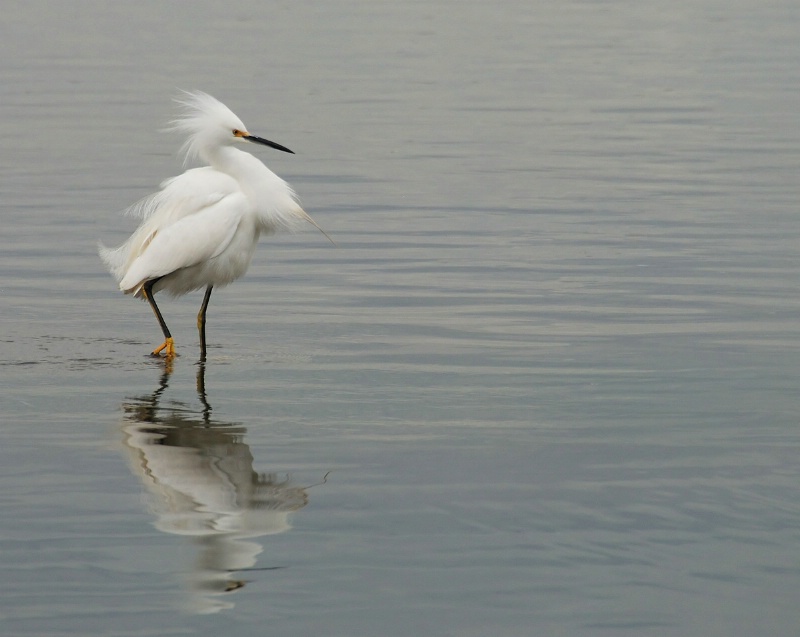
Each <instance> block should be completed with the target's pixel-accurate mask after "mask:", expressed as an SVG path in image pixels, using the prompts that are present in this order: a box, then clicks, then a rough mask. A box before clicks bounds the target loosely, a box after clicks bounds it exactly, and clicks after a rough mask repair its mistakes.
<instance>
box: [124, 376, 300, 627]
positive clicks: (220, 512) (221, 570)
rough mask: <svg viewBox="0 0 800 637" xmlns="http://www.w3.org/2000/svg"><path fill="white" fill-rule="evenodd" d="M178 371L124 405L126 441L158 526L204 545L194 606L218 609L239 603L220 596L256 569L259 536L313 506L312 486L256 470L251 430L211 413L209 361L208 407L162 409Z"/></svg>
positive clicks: (192, 578) (204, 402)
mask: <svg viewBox="0 0 800 637" xmlns="http://www.w3.org/2000/svg"><path fill="white" fill-rule="evenodd" d="M170 371H171V370H170V369H165V371H164V373H163V375H162V376H161V380H160V382H159V386H158V388H157V389H156V390H155V391H154V392H153V393H152V394H150V395H147V396H142V397H139V398H133V399H128V400H126V401H125V402H124V403H123V405H122V407H123V414H124V416H123V420H124V422H123V426H122V431H123V434H124V443H125V445H124V446H125V449H126V451H127V454H128V456H129V459H130V465H131V469H132V471H133V472H134V473H135V474H136V475H137V476H138V477H139V479H140V480H141V481H142V483H143V484H144V485H145V487H146V488H147V491H148V494H149V495H150V498H149V500H150V502H151V509H152V512H153V514H154V515H155V516H156V521H155V526H156V528H158V529H159V530H161V531H163V532H165V533H171V534H175V535H182V536H188V537H191V538H192V541H193V543H194V544H195V545H196V547H197V558H196V561H195V564H194V567H193V568H192V570H191V572H190V573H189V588H190V590H191V592H192V595H191V600H192V606H193V610H194V611H195V612H217V611H219V610H222V609H225V608H231V607H233V603H232V602H231V601H230V600H227V599H226V600H223V599H220V596H221V595H222V594H224V593H228V592H231V591H235V590H237V589H239V588H241V587H242V586H244V585H245V583H246V580H244V579H239V577H238V576H236V575H235V574H236V573H241V572H242V571H247V570H256V569H254V565H255V563H256V557H257V556H258V554H259V553H261V551H262V546H261V545H260V544H259V543H257V542H255V541H253V538H257V537H260V536H264V535H273V534H276V533H283V532H285V531H287V530H289V529H290V528H291V525H290V522H289V516H290V514H291V513H292V512H294V511H297V510H299V509H302V508H303V507H304V506H305V505H306V504H307V503H308V493H307V487H299V486H293V485H292V484H291V482H290V480H289V479H288V477H279V476H277V475H275V474H271V473H267V474H263V473H256V472H255V471H254V470H253V456H252V454H251V452H250V447H249V446H248V445H247V443H245V441H244V438H245V434H246V429H245V427H243V426H241V425H240V424H236V423H223V422H218V421H215V420H214V419H213V418H212V417H211V405H210V404H209V402H208V398H207V396H206V391H205V366H204V365H203V364H202V363H201V364H200V366H199V370H198V374H197V394H198V396H199V399H200V405H201V407H200V408H199V409H192V408H190V407H188V406H186V405H184V404H180V403H171V404H169V405H168V406H162V405H161V404H160V403H161V401H162V397H163V394H164V393H165V391H166V390H167V387H168V382H169V376H170ZM268 568H280V566H273V567H268ZM264 570H266V569H264Z"/></svg>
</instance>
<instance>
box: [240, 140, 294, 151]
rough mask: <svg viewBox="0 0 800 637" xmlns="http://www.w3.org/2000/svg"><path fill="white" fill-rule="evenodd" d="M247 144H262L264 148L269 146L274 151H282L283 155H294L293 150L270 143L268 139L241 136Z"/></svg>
mask: <svg viewBox="0 0 800 637" xmlns="http://www.w3.org/2000/svg"><path fill="white" fill-rule="evenodd" d="M242 137H244V138H245V139H246V140H247V141H248V142H253V143H254V144H263V145H264V146H269V147H270V148H274V149H275V150H282V151H283V152H284V153H291V154H292V155H294V151H293V150H289V149H288V148H286V146H281V145H280V144H277V143H275V142H271V141H269V140H268V139H264V138H263V137H256V136H255V135H242Z"/></svg>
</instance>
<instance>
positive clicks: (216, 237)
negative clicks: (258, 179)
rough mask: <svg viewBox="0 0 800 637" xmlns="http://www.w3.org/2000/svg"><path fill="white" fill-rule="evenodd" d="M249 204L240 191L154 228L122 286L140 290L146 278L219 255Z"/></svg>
mask: <svg viewBox="0 0 800 637" xmlns="http://www.w3.org/2000/svg"><path fill="white" fill-rule="evenodd" d="M247 205H248V204H247V198H246V197H245V196H244V194H242V193H241V192H237V193H234V194H230V195H226V196H224V197H222V198H221V199H219V200H218V201H216V202H214V203H212V204H211V205H208V206H206V207H204V208H202V209H200V210H198V211H196V212H194V213H192V214H189V215H184V216H183V217H181V218H180V219H178V220H177V221H175V222H174V223H172V224H170V225H168V226H166V227H165V228H163V229H160V230H155V231H153V232H152V233H151V235H149V236H148V237H147V240H146V242H145V244H144V245H143V247H142V249H141V251H140V253H139V255H138V256H137V257H136V258H135V259H134V260H133V262H132V263H131V264H130V267H128V268H127V271H126V272H125V276H124V277H122V280H121V281H120V283H119V287H120V289H121V290H123V291H124V292H125V293H131V292H132V293H134V294H138V293H139V290H140V289H141V287H142V285H144V283H145V282H146V281H150V280H151V279H157V278H159V277H162V276H166V275H167V274H171V273H172V272H175V271H176V270H180V269H182V268H188V267H191V266H193V265H197V264H198V263H203V262H204V261H208V260H209V259H213V258H214V257H216V256H218V255H219V254H220V253H222V251H223V250H225V248H226V247H227V246H228V244H229V243H230V242H231V239H232V238H233V236H234V234H235V233H236V229H237V228H238V227H239V223H240V222H241V220H242V217H243V216H244V214H245V211H246V210H247Z"/></svg>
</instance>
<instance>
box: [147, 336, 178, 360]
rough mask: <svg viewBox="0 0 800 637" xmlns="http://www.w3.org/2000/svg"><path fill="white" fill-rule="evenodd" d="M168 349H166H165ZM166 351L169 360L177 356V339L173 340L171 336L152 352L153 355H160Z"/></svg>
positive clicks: (165, 354)
mask: <svg viewBox="0 0 800 637" xmlns="http://www.w3.org/2000/svg"><path fill="white" fill-rule="evenodd" d="M165 350H166V351H165ZM161 352H164V356H165V357H166V358H167V359H168V360H169V359H172V358H175V341H174V340H172V337H171V336H170V337H169V338H168V339H167V340H165V341H164V342H163V343H162V344H161V345H160V346H159V347H157V348H156V349H154V350H153V353H152V354H150V355H151V356H158V355H159V354H161Z"/></svg>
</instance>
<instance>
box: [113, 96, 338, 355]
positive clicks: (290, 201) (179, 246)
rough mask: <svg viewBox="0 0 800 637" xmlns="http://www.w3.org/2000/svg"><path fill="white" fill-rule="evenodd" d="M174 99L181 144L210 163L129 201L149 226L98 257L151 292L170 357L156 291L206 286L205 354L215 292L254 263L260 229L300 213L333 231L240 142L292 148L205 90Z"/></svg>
mask: <svg viewBox="0 0 800 637" xmlns="http://www.w3.org/2000/svg"><path fill="white" fill-rule="evenodd" d="M176 101H177V102H178V103H179V104H180V105H181V106H182V107H183V109H184V110H183V112H182V114H181V116H180V117H179V118H178V119H176V120H175V121H174V122H173V123H172V127H171V128H172V130H174V131H177V132H180V133H185V134H186V135H187V139H186V142H185V143H184V145H183V148H182V150H183V152H184V153H185V155H186V161H189V160H194V159H199V160H201V161H202V162H204V163H205V164H207V165H206V166H203V167H201V168H192V169H190V170H187V171H186V172H184V173H183V174H182V175H180V176H178V177H173V178H171V179H167V180H166V181H164V182H163V183H162V184H161V189H160V190H159V191H158V192H156V193H153V194H152V195H150V196H148V197H145V198H144V199H142V200H141V201H139V202H138V203H136V204H134V205H132V206H131V207H130V208H128V210H127V212H128V213H129V214H133V215H135V216H138V217H141V219H142V222H141V224H140V225H139V227H138V228H137V229H136V231H135V232H134V233H133V234H132V235H131V237H130V238H129V239H128V240H127V241H126V242H125V243H123V244H122V245H121V246H119V247H118V248H115V249H110V248H106V247H105V246H103V245H102V244H101V245H100V256H101V257H102V259H103V261H105V263H106V265H107V266H108V268H109V270H110V271H111V273H112V274H113V275H114V277H115V278H116V279H117V281H118V282H119V287H120V290H122V291H123V292H125V294H133V296H134V297H136V298H143V299H145V300H147V302H148V303H149V304H150V307H151V308H152V309H153V313H154V314H155V315H156V319H158V324H159V325H160V326H161V331H162V332H163V333H164V343H163V344H162V345H160V346H159V347H157V348H156V349H155V350H153V352H152V355H153V356H158V355H160V354H161V352H164V355H165V356H166V357H167V359H172V357H174V356H175V343H174V341H173V338H172V335H171V334H170V331H169V328H167V324H166V322H165V321H164V317H163V316H162V315H161V312H160V311H159V309H158V305H156V301H155V298H154V295H155V294H156V292H159V291H160V290H166V291H167V292H168V293H170V294H171V295H172V296H181V295H183V294H186V293H187V292H191V291H193V290H198V289H200V288H202V287H205V288H206V291H205V296H204V297H203V303H202V305H201V306H200V312H199V313H198V315H197V329H198V332H199V333H200V356H201V359H202V360H204V359H205V356H206V329H205V328H206V310H207V308H208V301H209V299H210V298H211V290H212V289H213V288H214V286H222V285H227V284H229V283H232V282H233V281H235V280H236V279H238V278H239V277H240V276H242V275H243V274H244V273H245V272H246V271H247V268H248V266H249V265H250V259H251V257H252V256H253V252H254V251H255V247H256V243H257V242H258V238H259V236H260V235H261V234H262V233H273V232H277V231H278V230H281V229H292V228H293V227H294V226H296V225H297V224H298V223H299V222H301V221H306V222H308V223H311V224H312V225H314V226H315V227H316V228H318V229H319V230H320V231H321V232H322V233H323V234H325V236H326V237H328V235H327V234H326V233H325V231H324V230H322V228H320V227H319V226H318V225H317V223H316V222H315V221H314V220H313V219H312V218H311V217H310V216H309V215H308V214H307V213H306V212H305V211H304V210H303V209H302V208H301V207H300V205H299V203H298V202H297V198H296V195H295V194H294V191H293V190H292V189H291V187H290V186H289V185H288V184H287V183H286V182H285V181H283V179H281V178H280V177H278V176H277V175H276V174H275V173H273V172H272V171H271V170H270V169H269V168H267V167H266V166H265V165H264V164H263V163H262V162H261V161H259V160H258V159H256V158H255V157H254V156H253V155H251V154H250V153H247V152H244V151H242V150H239V149H238V148H236V147H235V146H236V145H238V143H240V142H254V143H256V144H263V145H265V146H269V147H271V148H275V149H276V150H281V151H284V152H287V153H291V152H292V151H291V150H289V149H288V148H286V147H285V146H281V145H280V144H276V143H275V142H271V141H269V140H267V139H264V138H262V137H256V136H255V135H251V134H250V133H248V132H247V129H246V128H245V125H244V124H243V123H242V120H240V119H239V118H238V117H237V116H236V115H235V114H234V113H233V112H232V111H231V110H230V109H229V108H228V107H227V106H225V105H224V104H223V103H222V102H220V101H218V100H217V99H215V98H213V97H211V96H210V95H208V94H206V93H203V92H200V91H195V92H186V93H185V94H184V95H183V96H182V97H181V98H179V99H177V100H176ZM328 239H330V237H328ZM331 242H333V240H332V239H331Z"/></svg>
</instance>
